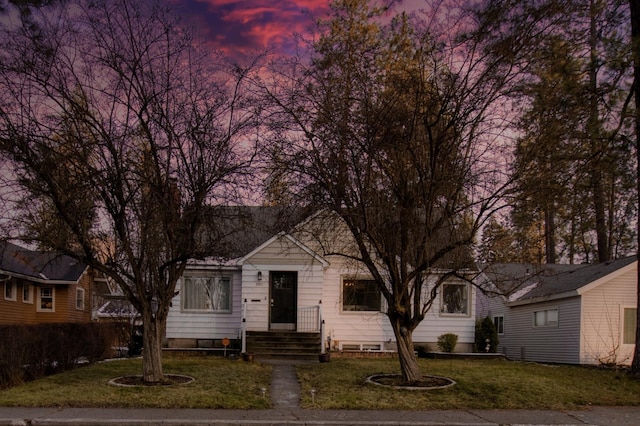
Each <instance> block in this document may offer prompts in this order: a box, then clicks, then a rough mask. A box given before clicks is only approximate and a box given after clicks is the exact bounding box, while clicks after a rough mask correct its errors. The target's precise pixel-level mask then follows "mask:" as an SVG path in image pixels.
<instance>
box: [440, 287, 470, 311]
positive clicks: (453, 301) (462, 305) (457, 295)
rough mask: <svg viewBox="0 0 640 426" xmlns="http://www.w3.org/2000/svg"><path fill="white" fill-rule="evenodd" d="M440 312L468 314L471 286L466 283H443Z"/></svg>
mask: <svg viewBox="0 0 640 426" xmlns="http://www.w3.org/2000/svg"><path fill="white" fill-rule="evenodd" d="M440 312H441V313H443V314H459V315H468V314H469V286H468V285H467V284H464V283H455V284H443V285H442V304H441V306H440Z"/></svg>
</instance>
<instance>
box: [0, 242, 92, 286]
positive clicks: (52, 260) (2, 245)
mask: <svg viewBox="0 0 640 426" xmlns="http://www.w3.org/2000/svg"><path fill="white" fill-rule="evenodd" d="M86 269H87V266H86V265H85V264H83V263H81V262H79V261H77V260H76V259H74V258H72V257H70V256H66V255H62V254H57V253H54V252H49V251H39V250H29V249H26V248H24V247H20V246H18V245H16V244H13V243H10V242H8V241H0V271H2V273H3V274H4V275H14V274H15V275H22V276H25V277H30V278H34V279H36V280H39V281H67V282H76V281H77V280H78V279H79V278H80V277H81V276H82V274H83V273H84V271H85V270H86Z"/></svg>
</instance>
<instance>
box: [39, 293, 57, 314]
mask: <svg viewBox="0 0 640 426" xmlns="http://www.w3.org/2000/svg"><path fill="white" fill-rule="evenodd" d="M37 310H38V311H39V312H54V311H55V290H54V288H53V287H40V288H39V289H38V309H37Z"/></svg>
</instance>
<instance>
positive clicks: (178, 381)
mask: <svg viewBox="0 0 640 426" xmlns="http://www.w3.org/2000/svg"><path fill="white" fill-rule="evenodd" d="M193 380H194V378H193V377H191V376H183V375H181V374H165V375H164V379H163V380H162V381H161V382H145V381H143V380H142V376H137V375H136V376H122V377H117V378H115V379H112V380H110V381H109V383H112V384H114V385H119V386H173V385H184V384H187V383H191V382H193Z"/></svg>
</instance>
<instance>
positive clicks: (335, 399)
mask: <svg viewBox="0 0 640 426" xmlns="http://www.w3.org/2000/svg"><path fill="white" fill-rule="evenodd" d="M419 364H420V367H421V369H422V372H423V374H428V375H434V376H445V377H449V378H451V379H453V380H455V381H456V382H457V384H456V385H455V386H453V387H450V388H447V389H438V390H428V391H409V390H395V389H388V388H384V387H380V386H375V385H372V384H366V383H365V378H366V377H367V376H370V375H373V374H380V373H388V374H398V373H399V372H400V369H399V364H398V361H397V360H380V359H372V360H363V359H359V360H353V359H334V360H332V361H331V362H330V363H326V364H318V365H301V366H299V367H298V377H299V378H300V381H301V383H302V391H301V392H302V394H301V399H302V401H301V405H302V406H303V407H304V408H323V409H383V410H384V409H394V410H445V409H554V410H563V409H576V408H580V407H585V406H589V405H603V406H615V405H640V381H639V380H637V379H632V378H631V377H629V376H628V375H626V373H624V372H621V371H611V370H603V369H598V368H588V367H579V366H548V365H541V364H532V363H523V362H510V361H503V360H423V359H420V360H419ZM311 389H315V391H316V392H315V397H314V398H313V400H312V398H311Z"/></svg>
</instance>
